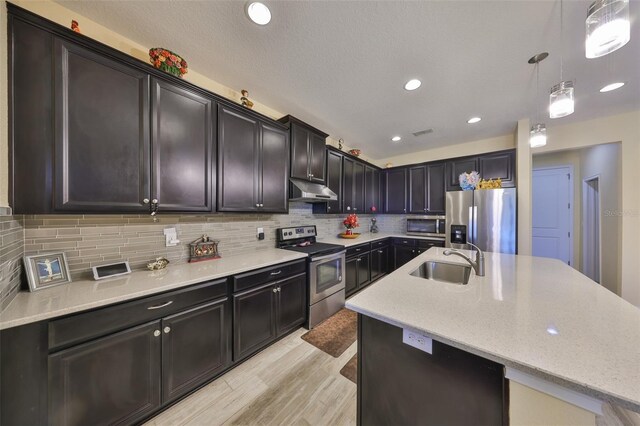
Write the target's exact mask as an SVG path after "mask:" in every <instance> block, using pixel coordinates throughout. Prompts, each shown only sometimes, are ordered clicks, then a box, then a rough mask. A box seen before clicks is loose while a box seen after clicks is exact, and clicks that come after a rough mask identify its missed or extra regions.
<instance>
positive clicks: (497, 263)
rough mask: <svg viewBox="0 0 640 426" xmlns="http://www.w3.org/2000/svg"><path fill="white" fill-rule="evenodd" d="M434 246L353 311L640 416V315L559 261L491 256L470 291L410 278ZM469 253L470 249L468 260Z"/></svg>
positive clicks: (435, 254) (360, 297) (432, 256)
mask: <svg viewBox="0 0 640 426" xmlns="http://www.w3.org/2000/svg"><path fill="white" fill-rule="evenodd" d="M444 250H445V249H443V248H438V247H434V248H431V249H430V250H428V251H427V252H426V253H424V254H422V255H420V256H418V257H417V258H415V259H413V260H412V261H411V262H409V263H407V264H406V265H404V266H402V267H401V268H399V269H397V270H396V271H395V272H393V273H391V274H389V275H388V276H387V277H385V278H382V279H381V280H380V281H378V282H376V283H374V284H372V285H371V286H369V287H368V288H366V289H365V290H363V291H362V292H360V293H359V294H357V295H355V296H354V297H352V298H351V299H349V300H348V301H347V304H346V306H347V308H349V309H352V310H354V311H356V312H359V313H361V314H363V315H367V316H370V317H372V318H376V319H379V320H381V321H385V322H387V323H389V324H392V325H395V326H398V327H401V328H408V329H412V330H414V331H419V332H423V333H424V334H426V335H427V336H430V337H432V338H433V339H435V340H437V341H440V342H442V343H445V344H449V345H451V346H454V347H457V348H459V349H462V350H465V351H467V352H470V353H474V354H476V355H479V356H482V357H484V358H487V359H490V360H493V361H496V362H499V363H501V364H503V365H505V366H507V367H512V368H515V369H518V370H521V371H523V372H526V373H528V374H532V375H535V376H537V377H540V378H543V379H546V380H549V381H552V382H554V383H557V384H559V385H561V386H565V387H567V388H571V389H573V390H576V391H578V392H582V393H584V394H587V395H591V396H593V397H595V398H598V399H601V400H604V401H610V402H613V403H616V404H619V405H621V406H623V407H626V408H629V409H631V410H634V411H638V412H640V309H638V308H637V307H635V306H633V305H632V304H630V303H628V302H626V301H625V300H623V299H622V298H620V297H618V296H616V295H615V294H613V293H611V292H610V291H608V290H607V289H605V288H604V287H602V286H600V285H598V284H597V283H595V282H594V281H592V280H590V279H589V278H587V277H586V276H584V275H582V274H581V273H580V272H578V271H576V270H574V269H573V268H571V267H569V266H568V265H565V264H564V263H562V262H560V261H559V260H555V259H547V258H540V257H532V256H516V255H507V254H498V253H485V257H486V260H485V266H486V274H485V276H484V277H478V276H476V275H475V273H474V272H473V271H472V272H471V278H470V280H469V284H467V285H456V284H448V283H445V282H440V281H431V280H426V279H423V278H420V277H414V276H412V275H410V273H411V272H412V271H414V270H415V269H416V268H418V266H419V265H420V264H421V263H422V262H425V261H427V260H439V261H445V262H450V263H452V262H455V263H466V262H465V261H464V260H463V259H460V258H458V257H454V256H444V255H443V251H444ZM469 253H470V252H468V251H467V254H469Z"/></svg>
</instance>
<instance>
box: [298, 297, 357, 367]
mask: <svg viewBox="0 0 640 426" xmlns="http://www.w3.org/2000/svg"><path fill="white" fill-rule="evenodd" d="M357 332H358V314H357V313H355V312H354V311H351V310H349V309H346V308H342V309H340V310H339V311H338V312H337V313H335V314H334V315H333V316H331V317H330V318H328V319H327V320H326V321H324V322H323V323H322V324H320V325H319V326H317V327H316V328H314V329H313V330H310V331H308V332H306V333H305V334H303V335H302V336H301V337H302V339H303V340H305V341H306V342H308V343H311V344H312V345H313V346H315V347H316V348H318V349H320V350H322V351H324V352H326V353H328V354H329V355H331V356H333V357H336V358H337V357H339V356H340V355H341V354H342V353H343V352H344V351H346V350H347V348H348V347H349V346H351V345H352V344H353V342H355V341H356V337H357V334H358V333H357Z"/></svg>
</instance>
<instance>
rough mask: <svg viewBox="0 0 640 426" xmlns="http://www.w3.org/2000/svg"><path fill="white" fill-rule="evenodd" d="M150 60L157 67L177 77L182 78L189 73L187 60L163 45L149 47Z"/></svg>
mask: <svg viewBox="0 0 640 426" xmlns="http://www.w3.org/2000/svg"><path fill="white" fill-rule="evenodd" d="M149 61H150V62H151V64H152V65H153V66H154V67H155V68H157V69H159V70H162V71H164V72H166V73H168V74H172V75H175V76H176V77H180V78H182V76H183V75H185V74H186V73H187V61H185V60H184V59H183V58H182V57H181V56H180V55H176V54H175V53H173V52H172V51H170V50H168V49H165V48H163V47H153V48H151V49H149Z"/></svg>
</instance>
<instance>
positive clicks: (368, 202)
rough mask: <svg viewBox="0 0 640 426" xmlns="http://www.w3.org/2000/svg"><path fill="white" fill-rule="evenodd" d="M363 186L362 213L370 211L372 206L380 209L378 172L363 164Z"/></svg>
mask: <svg viewBox="0 0 640 426" xmlns="http://www.w3.org/2000/svg"><path fill="white" fill-rule="evenodd" d="M364 187H365V197H364V213H369V212H371V208H372V207H375V208H376V210H377V211H380V172H379V171H378V170H376V169H374V168H373V167H369V166H365V168H364Z"/></svg>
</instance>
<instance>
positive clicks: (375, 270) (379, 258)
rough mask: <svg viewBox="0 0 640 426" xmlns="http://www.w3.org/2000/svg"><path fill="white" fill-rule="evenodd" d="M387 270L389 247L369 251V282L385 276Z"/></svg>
mask: <svg viewBox="0 0 640 426" xmlns="http://www.w3.org/2000/svg"><path fill="white" fill-rule="evenodd" d="M388 268H389V246H386V247H380V248H377V249H373V250H371V281H374V280H377V279H378V278H380V277H382V276H383V275H386V274H387V273H388Z"/></svg>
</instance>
